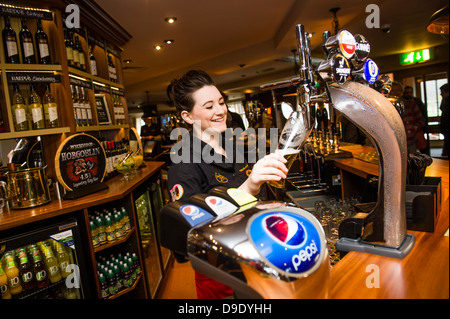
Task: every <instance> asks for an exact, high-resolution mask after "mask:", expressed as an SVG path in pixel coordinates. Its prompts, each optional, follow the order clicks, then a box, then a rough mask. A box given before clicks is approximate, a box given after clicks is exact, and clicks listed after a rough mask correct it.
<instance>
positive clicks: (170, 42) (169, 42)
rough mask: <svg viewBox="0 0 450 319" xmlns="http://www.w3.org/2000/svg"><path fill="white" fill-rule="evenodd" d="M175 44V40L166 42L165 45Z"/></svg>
mask: <svg viewBox="0 0 450 319" xmlns="http://www.w3.org/2000/svg"><path fill="white" fill-rule="evenodd" d="M174 42H175V40H164V43H165V44H172V43H174Z"/></svg>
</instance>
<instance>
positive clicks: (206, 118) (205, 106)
mask: <svg viewBox="0 0 450 319" xmlns="http://www.w3.org/2000/svg"><path fill="white" fill-rule="evenodd" d="M192 97H193V99H194V101H195V104H194V107H193V108H192V111H191V112H187V111H183V112H182V116H183V118H184V120H185V121H186V122H187V123H189V124H195V125H194V129H196V125H198V124H200V130H201V132H204V131H205V130H207V129H212V130H214V131H217V132H220V133H222V132H225V130H226V128H227V123H226V121H227V106H226V104H225V100H224V99H223V96H222V94H220V91H219V90H218V89H217V88H216V87H215V86H204V87H202V88H201V89H199V90H197V91H195V92H194V93H193V95H192ZM194 122H195V123H194Z"/></svg>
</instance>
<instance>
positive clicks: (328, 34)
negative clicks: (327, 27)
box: [322, 31, 331, 59]
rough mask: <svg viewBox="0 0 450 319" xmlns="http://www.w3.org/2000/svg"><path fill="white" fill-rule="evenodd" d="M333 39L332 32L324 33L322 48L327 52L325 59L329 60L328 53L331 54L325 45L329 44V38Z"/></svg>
mask: <svg viewBox="0 0 450 319" xmlns="http://www.w3.org/2000/svg"><path fill="white" fill-rule="evenodd" d="M329 37H331V32H330V31H324V32H323V33H322V38H323V44H322V48H323V51H324V52H325V59H328V53H330V52H329V51H328V49H327V47H326V46H325V43H327V40H328V38H329Z"/></svg>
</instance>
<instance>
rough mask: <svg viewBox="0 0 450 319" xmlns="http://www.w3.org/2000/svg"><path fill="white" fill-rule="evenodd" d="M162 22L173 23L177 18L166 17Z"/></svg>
mask: <svg viewBox="0 0 450 319" xmlns="http://www.w3.org/2000/svg"><path fill="white" fill-rule="evenodd" d="M164 21H166V22H167V23H174V22H175V21H177V18H175V17H168V18H165V19H164Z"/></svg>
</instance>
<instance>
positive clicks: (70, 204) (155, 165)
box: [0, 162, 165, 231]
mask: <svg viewBox="0 0 450 319" xmlns="http://www.w3.org/2000/svg"><path fill="white" fill-rule="evenodd" d="M164 164H165V163H164V162H145V165H146V167H143V168H140V169H138V170H137V173H136V175H133V176H134V178H133V179H132V180H130V181H122V180H121V179H122V176H115V177H113V178H112V179H111V180H109V181H108V182H106V184H107V185H108V189H105V190H102V191H99V192H96V193H93V194H90V195H87V196H84V197H81V198H78V199H75V200H58V199H56V198H55V196H54V192H53V190H52V189H51V190H50V193H51V196H52V201H51V202H50V203H48V204H45V205H42V206H37V207H34V208H30V209H21V210H12V209H10V210H9V211H5V210H4V211H3V214H0V231H2V230H5V229H9V228H13V227H17V226H21V225H24V224H28V223H32V222H35V221H39V220H44V219H47V218H51V217H55V216H59V215H63V214H66V213H70V212H74V211H77V210H82V209H85V208H88V207H92V206H96V205H100V204H104V203H108V202H110V201H114V200H118V199H122V198H124V197H125V196H126V195H127V194H129V193H130V192H131V191H133V190H134V189H135V188H136V187H138V186H139V185H140V184H142V183H143V182H145V181H146V180H147V179H148V178H149V177H150V176H152V175H153V174H155V173H156V172H157V171H158V170H160V169H161V167H162V166H163V165H164Z"/></svg>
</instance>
